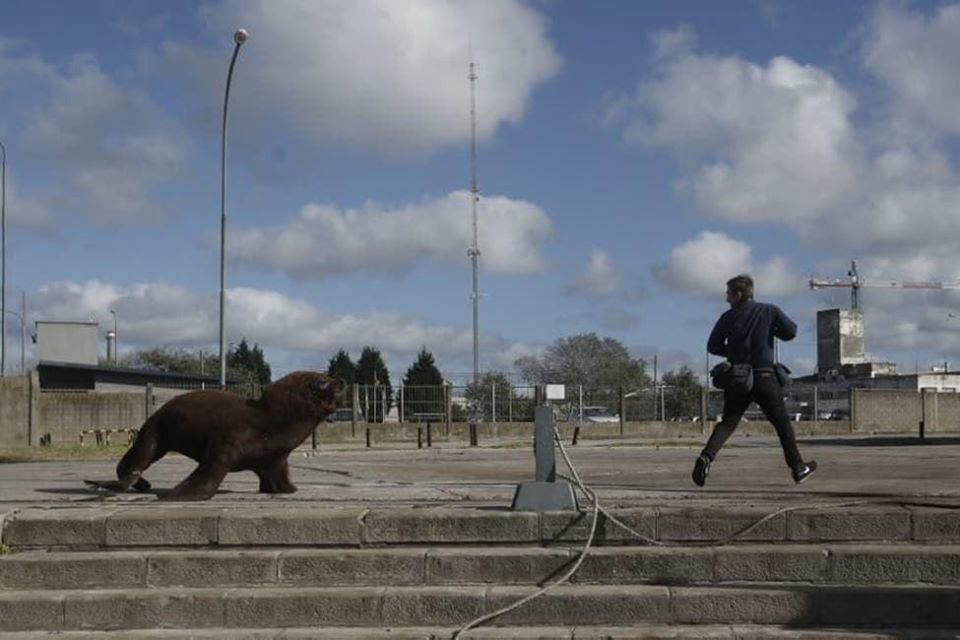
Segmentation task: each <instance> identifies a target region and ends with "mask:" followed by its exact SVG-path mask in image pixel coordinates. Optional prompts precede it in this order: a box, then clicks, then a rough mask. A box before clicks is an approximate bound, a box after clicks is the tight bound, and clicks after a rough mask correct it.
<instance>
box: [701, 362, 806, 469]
mask: <svg viewBox="0 0 960 640" xmlns="http://www.w3.org/2000/svg"><path fill="white" fill-rule="evenodd" d="M751 402H756V403H757V406H759V407H760V410H761V411H763V415H765V416H766V417H767V420H769V421H770V422H771V423H772V424H773V426H774V428H775V429H776V430H777V436H779V438H780V446H781V447H783V457H784V458H785V459H786V461H787V466H788V467H790V468H791V469H796V468H797V467H799V466H800V465H801V464H803V458H801V457H800V451H799V450H798V449H797V440H796V437H795V436H794V435H793V427H791V426H790V417H789V416H788V415H787V407H786V405H785V404H784V402H783V387H781V386H780V382H779V381H778V380H777V376H776V374H775V373H774V372H772V371H754V373H753V390H752V391H750V392H749V393H734V392H731V391H725V392H724V394H723V420H721V421H720V422H719V423H717V426H716V427H714V428H713V433H712V434H711V435H710V439H709V440H707V446H706V447H704V449H703V453H704V455H706V456H707V457H708V458H710V460H713V459H715V458H716V457H717V453H719V451H720V448H721V447H722V446H723V444H724V443H725V442H726V441H727V439H728V438H729V437H730V436H731V435H733V432H734V431H735V430H736V428H737V425H738V424H740V419H741V418H742V417H743V413H744V411H746V410H747V407H749V406H750V403H751Z"/></svg>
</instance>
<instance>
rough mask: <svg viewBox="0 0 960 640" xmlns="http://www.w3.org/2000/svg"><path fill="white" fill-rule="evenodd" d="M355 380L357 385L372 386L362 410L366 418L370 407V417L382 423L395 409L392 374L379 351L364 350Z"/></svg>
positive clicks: (368, 348) (361, 353)
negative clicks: (384, 417) (386, 415)
mask: <svg viewBox="0 0 960 640" xmlns="http://www.w3.org/2000/svg"><path fill="white" fill-rule="evenodd" d="M355 379H356V382H357V384H363V385H371V386H372V388H370V389H368V390H367V393H368V395H367V402H364V401H363V399H362V398H361V401H360V403H361V407H360V410H361V411H362V412H363V413H364V415H365V416H366V415H367V413H366V412H367V410H368V407H369V412H370V415H371V416H372V417H373V418H374V419H375V420H376V421H378V422H382V421H383V416H384V415H385V414H386V413H389V412H390V409H391V408H392V407H393V385H391V384H390V372H389V371H387V365H386V364H384V362H383V357H381V355H380V351H379V350H378V349H374V348H373V347H364V348H363V351H361V352H360V359H359V360H357V373H356V378H355ZM384 400H386V407H384V406H383V404H384Z"/></svg>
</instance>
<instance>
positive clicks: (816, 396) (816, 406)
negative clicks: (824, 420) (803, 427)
mask: <svg viewBox="0 0 960 640" xmlns="http://www.w3.org/2000/svg"><path fill="white" fill-rule="evenodd" d="M819 421H820V385H816V384H815V385H813V422H814V424H816V423H818V422H819Z"/></svg>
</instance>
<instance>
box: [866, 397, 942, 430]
mask: <svg viewBox="0 0 960 640" xmlns="http://www.w3.org/2000/svg"><path fill="white" fill-rule="evenodd" d="M850 402H851V421H852V426H853V431H854V432H856V433H917V432H918V431H919V425H920V421H921V420H923V421H924V427H925V431H926V432H927V433H932V432H938V431H940V432H944V431H954V432H955V431H958V430H960V394H957V393H936V392H934V391H925V392H923V393H919V392H917V391H911V390H900V389H889V390H887V389H852V390H851V397H850Z"/></svg>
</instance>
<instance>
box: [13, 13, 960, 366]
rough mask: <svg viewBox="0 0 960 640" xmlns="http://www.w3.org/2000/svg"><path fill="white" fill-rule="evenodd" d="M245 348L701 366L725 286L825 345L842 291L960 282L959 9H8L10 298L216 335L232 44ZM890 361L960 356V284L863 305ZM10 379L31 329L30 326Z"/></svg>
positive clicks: (233, 210) (231, 232)
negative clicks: (559, 351) (581, 354)
mask: <svg viewBox="0 0 960 640" xmlns="http://www.w3.org/2000/svg"><path fill="white" fill-rule="evenodd" d="M238 26H243V27H245V28H246V29H248V30H249V32H250V40H249V41H248V42H247V43H246V44H245V45H244V46H243V49H242V50H241V53H240V57H239V59H238V62H237V67H236V71H235V75H234V80H233V87H232V93H231V101H230V121H229V147H228V200H227V212H228V232H227V238H228V254H227V265H228V266H227V287H228V305H227V335H228V340H230V341H232V342H236V341H238V340H239V339H240V338H241V337H246V338H247V339H248V340H249V341H251V342H256V343H258V344H260V345H261V346H262V347H264V349H265V352H266V355H267V358H268V360H269V361H270V362H271V364H272V365H273V367H274V369H275V371H276V372H277V373H284V372H286V371H291V370H294V369H298V368H321V369H322V368H324V367H325V366H326V362H327V360H328V359H329V358H330V357H331V356H332V355H333V354H334V353H335V352H336V351H337V350H338V349H340V348H344V349H347V350H348V351H350V352H351V354H353V356H354V357H357V356H358V355H359V352H360V349H361V348H362V347H363V346H364V345H373V346H376V347H378V348H379V349H381V351H382V352H383V353H384V355H385V358H386V360H387V364H388V367H389V368H390V369H391V371H392V372H393V374H394V376H395V377H400V376H402V374H403V372H404V371H405V370H406V368H407V367H408V366H409V365H410V363H412V362H413V360H414V358H415V354H416V351H417V350H419V349H420V348H421V347H422V346H425V347H426V348H427V349H429V350H431V351H432V352H433V353H434V355H435V356H436V359H437V361H438V364H439V365H440V367H441V369H442V370H443V371H444V373H445V374H446V375H447V376H448V377H450V378H452V379H455V380H462V379H464V377H465V375H466V374H467V372H469V371H470V369H471V366H472V324H471V317H472V316H471V302H470V297H469V296H470V289H471V276H470V263H469V259H468V257H467V253H466V251H467V248H468V246H469V243H470V206H469V197H468V194H467V193H466V190H467V189H469V184H470V163H469V150H470V120H469V90H470V85H469V82H468V80H467V65H468V63H469V60H470V51H471V50H472V52H473V59H474V60H475V62H476V65H477V74H478V76H479V78H478V80H477V83H476V105H477V124H478V159H477V176H478V183H479V189H480V192H481V200H480V202H479V205H478V215H479V227H480V251H481V258H480V264H481V274H480V282H481V286H480V288H481V291H482V292H483V294H484V297H483V299H482V301H481V308H480V329H481V368H482V369H485V370H486V369H500V370H505V371H510V370H511V369H512V363H513V361H514V360H515V359H516V358H518V357H520V356H523V355H528V354H531V353H536V352H537V351H538V350H539V349H542V348H543V347H544V346H546V345H549V344H550V343H552V342H553V341H554V340H556V339H557V338H561V337H566V336H570V335H574V334H577V333H583V332H596V333H598V334H600V335H606V336H611V337H614V338H617V339H618V340H620V341H622V342H623V343H624V344H625V345H626V346H627V347H628V348H629V349H630V350H631V352H632V353H633V354H634V355H636V356H639V357H644V358H646V359H648V360H650V359H652V357H653V355H654V354H658V356H659V358H660V361H661V370H663V369H665V368H666V369H669V368H673V367H676V366H679V365H680V364H683V363H686V364H689V365H691V366H693V367H694V369H696V370H698V371H700V370H702V369H703V366H704V345H705V341H706V335H707V334H708V332H709V330H710V328H711V326H712V324H713V322H714V320H715V318H716V316H717V315H718V314H719V313H721V312H722V311H723V309H724V302H723V287H724V282H725V281H726V279H727V278H729V277H731V276H733V275H735V274H737V273H738V272H742V271H748V272H750V273H751V274H753V275H754V277H755V279H756V281H757V295H758V298H760V299H763V300H769V301H772V302H775V303H777V304H779V305H780V306H782V307H783V308H784V309H785V310H786V311H787V312H788V313H789V314H790V315H791V316H793V317H794V318H795V319H796V320H797V321H798V323H799V324H800V327H801V333H800V335H799V336H798V338H797V340H795V341H794V342H793V343H790V344H788V345H785V346H784V347H783V350H782V356H783V358H784V359H785V360H787V361H788V363H790V364H792V365H793V367H794V369H795V371H796V372H798V373H807V372H810V371H812V369H813V367H814V365H815V358H816V353H815V350H816V349H815V345H816V338H815V334H814V330H813V327H814V321H815V313H816V310H817V309H820V308H826V307H830V306H846V305H847V304H848V301H849V296H848V294H847V292H846V291H845V290H836V291H833V292H811V291H809V289H808V288H807V280H808V278H809V277H810V275H812V274H816V275H817V276H819V277H825V278H834V277H842V276H843V275H844V274H845V273H846V269H847V268H848V265H849V261H850V260H851V259H857V260H858V264H859V265H860V270H861V274H862V276H863V277H864V278H868V279H910V280H940V281H949V282H955V281H960V263H958V261H957V260H956V255H957V244H958V242H957V241H958V239H960V232H958V229H960V224H958V223H960V176H958V172H957V166H956V165H957V160H958V147H957V134H958V133H960V79H958V76H957V75H956V73H955V71H954V67H955V64H954V61H955V60H957V59H960V4H951V3H948V2H898V3H875V2H866V3H857V2H843V3H835V2H826V1H817V0H814V1H805V2H772V1H763V0H757V1H747V0H744V1H741V2H709V3H707V2H693V1H690V2H684V1H680V2H676V1H671V2H655V1H648V2H632V1H627V0H596V1H593V2H582V1H580V2H577V1H572V0H568V1H563V0H558V1H528V2H521V1H515V0H496V1H494V0H482V1H481V0H473V1H465V2H454V1H448V0H403V1H388V0H355V1H351V2H345V1H343V0H329V1H326V0H311V1H309V2H307V1H298V2H295V1H293V0H271V1H269V2H267V1H266V0H244V1H230V0H224V1H220V2H216V1H214V2H184V1H176V2H165V3H158V2H146V1H140V0H127V1H126V2H98V1H93V0H90V1H85V2H53V1H51V0H32V1H22V2H21V1H17V0H8V1H7V2H4V3H3V4H2V5H0V104H3V105H4V106H3V109H2V111H0V141H2V142H3V143H4V144H5V145H6V148H7V152H8V158H7V222H8V227H7V285H8V287H7V307H8V309H13V310H18V307H19V299H20V292H21V291H23V292H25V293H26V297H27V305H28V320H29V323H30V324H31V325H32V323H33V322H34V321H36V320H94V321H98V322H100V324H101V329H102V332H105V331H106V330H107V329H108V328H111V327H112V322H113V320H112V316H111V315H110V312H109V309H111V308H113V309H116V310H117V312H118V318H119V333H120V349H121V353H123V352H126V351H129V350H132V349H138V348H144V347H149V346H154V345H167V346H171V347H184V348H188V349H196V348H207V349H215V348H216V341H217V317H218V316H217V313H218V311H217V293H218V287H219V253H218V251H219V249H218V231H219V207H220V203H219V180H220V177H219V141H220V120H219V118H220V109H221V108H222V100H223V86H224V82H225V78H226V71H227V66H228V63H229V60H230V55H231V53H232V48H233V42H232V33H233V30H234V29H235V28H236V27H238ZM863 300H864V308H865V313H866V340H867V348H868V350H869V352H870V353H871V355H872V357H874V358H875V359H882V360H894V361H896V362H897V363H898V364H899V366H900V368H901V369H904V370H912V369H913V368H914V367H915V366H918V365H919V366H920V367H921V368H924V367H927V366H929V365H931V364H933V363H936V362H942V361H943V360H954V361H956V360H957V358H958V356H960V337H958V329H960V320H955V319H952V318H950V317H949V316H948V313H951V312H957V311H958V310H960V292H958V291H946V292H920V291H898V290H867V291H866V292H865V293H864V296H863ZM6 344H7V370H8V372H13V371H16V367H17V364H16V363H18V360H19V326H18V322H17V320H16V318H14V317H13V316H12V315H11V316H8V318H7V342H6Z"/></svg>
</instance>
